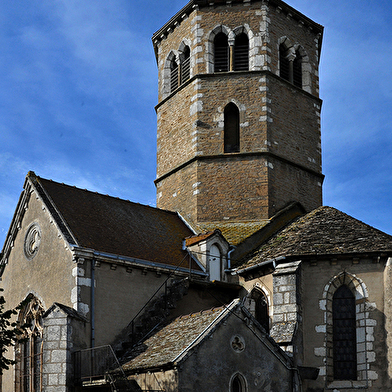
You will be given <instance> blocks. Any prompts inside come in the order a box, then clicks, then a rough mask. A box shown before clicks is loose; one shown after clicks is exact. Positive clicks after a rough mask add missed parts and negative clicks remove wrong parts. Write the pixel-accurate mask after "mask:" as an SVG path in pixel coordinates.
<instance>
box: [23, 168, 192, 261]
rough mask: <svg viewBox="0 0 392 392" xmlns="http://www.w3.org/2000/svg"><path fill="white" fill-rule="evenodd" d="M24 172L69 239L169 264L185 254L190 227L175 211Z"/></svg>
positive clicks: (127, 255)
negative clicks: (183, 243)
mask: <svg viewBox="0 0 392 392" xmlns="http://www.w3.org/2000/svg"><path fill="white" fill-rule="evenodd" d="M28 177H29V178H30V179H31V180H32V182H33V184H34V186H35V188H36V189H37V192H38V193H39V194H40V196H41V197H42V198H43V200H44V202H45V204H46V205H47V207H48V209H49V210H50V212H51V213H52V215H53V216H54V218H55V219H56V222H57V224H58V225H59V227H60V229H61V230H62V231H63V233H64V235H65V237H66V238H67V240H68V241H69V242H70V243H71V244H72V243H74V244H75V245H77V246H80V247H84V248H89V249H94V250H97V251H100V252H103V253H110V254H114V255H120V256H126V257H131V258H136V259H142V260H147V261H151V262H156V263H161V264H167V265H172V266H177V265H178V264H179V263H180V262H181V261H182V260H183V258H184V257H185V256H186V255H187V253H186V252H185V251H184V250H182V241H183V240H184V239H185V238H186V237H189V236H191V235H193V234H194V233H193V232H192V231H191V229H190V228H189V227H188V226H187V225H186V224H185V223H184V222H183V221H182V219H181V218H180V217H179V215H178V214H177V213H175V212H170V211H166V210H161V209H158V208H154V207H150V206H146V205H142V204H138V203H132V202H130V201H128V200H122V199H119V198H115V197H111V196H108V195H102V194H99V193H96V192H91V191H88V190H83V189H80V188H76V187H73V186H69V185H65V184H60V183H58V182H54V181H52V180H47V179H44V178H40V177H37V176H36V175H35V174H34V173H29V174H28ZM75 242H76V243H75ZM182 266H183V267H187V266H188V265H187V262H186V261H184V263H183V265H182Z"/></svg>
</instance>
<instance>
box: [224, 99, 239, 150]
mask: <svg viewBox="0 0 392 392" xmlns="http://www.w3.org/2000/svg"><path fill="white" fill-rule="evenodd" d="M239 151H240V111H239V110H238V108H237V106H236V105H235V104H234V103H232V102H230V103H229V104H227V105H226V107H225V111H224V152H239Z"/></svg>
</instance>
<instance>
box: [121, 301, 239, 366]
mask: <svg viewBox="0 0 392 392" xmlns="http://www.w3.org/2000/svg"><path fill="white" fill-rule="evenodd" d="M236 304H237V302H236V301H233V302H232V304H231V305H229V307H230V308H231V309H230V310H232V307H233V305H236ZM230 310H229V309H228V308H227V307H220V308H215V309H211V310H204V311H202V312H199V313H193V314H190V315H186V316H181V317H178V318H177V319H175V320H174V321H173V322H172V323H171V324H169V325H167V326H166V327H165V328H163V329H161V330H160V331H159V332H158V333H156V334H155V335H153V336H152V337H151V338H149V339H147V340H146V341H145V342H144V343H143V344H142V345H141V347H139V348H138V349H137V351H139V350H140V351H143V350H144V351H143V352H142V353H141V354H139V355H138V356H136V357H135V358H133V359H132V360H131V361H129V362H128V363H126V364H124V365H123V369H124V370H125V371H136V370H141V369H151V368H159V367H163V366H164V365H169V364H174V363H175V362H177V361H178V360H179V358H180V357H182V354H184V353H186V352H187V351H188V350H189V349H190V348H192V347H193V346H194V343H195V342H196V340H197V338H200V337H203V335H204V333H205V332H206V329H208V327H212V326H213V325H214V324H216V323H217V320H218V319H219V320H221V319H222V316H224V315H225V314H228V313H229V312H230ZM140 351H139V352H140Z"/></svg>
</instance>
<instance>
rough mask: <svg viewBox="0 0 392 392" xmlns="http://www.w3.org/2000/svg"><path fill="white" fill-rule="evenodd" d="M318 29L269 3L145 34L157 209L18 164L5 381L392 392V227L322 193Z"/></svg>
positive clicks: (223, 8)
mask: <svg viewBox="0 0 392 392" xmlns="http://www.w3.org/2000/svg"><path fill="white" fill-rule="evenodd" d="M322 39H323V27H322V26H321V25H320V24H318V23H316V22H314V21H312V20H311V19H309V18H308V17H306V16H305V15H303V14H302V13H300V12H299V11H297V10H296V9H294V8H293V7H291V6H290V5H289V4H287V3H285V2H283V1H281V0H208V1H207V0H190V1H189V2H188V3H187V4H186V5H185V6H184V7H183V8H182V9H181V10H180V11H178V12H177V13H176V14H175V15H174V16H173V17H172V18H171V19H170V20H169V21H168V22H167V23H166V24H165V25H164V26H162V28H160V29H159V30H158V31H157V32H156V33H155V34H154V35H153V37H152V43H153V46H154V50H155V56H156V61H157V66H158V104H157V105H156V108H155V109H156V113H157V176H156V180H155V185H156V192H157V194H156V207H151V206H146V205H142V204H138V203H133V202H131V201H129V200H122V199H119V198H115V197H111V196H108V195H103V194H99V193H96V192H91V191H88V190H85V189H79V188H76V187H74V186H71V185H67V184H63V183H58V182H55V181H52V180H50V179H46V178H42V177H40V176H39V175H37V174H36V173H34V172H32V171H31V172H29V173H28V174H27V176H26V180H25V183H24V186H23V191H22V193H21V196H20V199H19V201H18V204H17V207H16V210H15V213H14V216H13V219H12V222H11V224H10V228H9V231H8V234H7V237H6V240H5V243H4V246H3V248H2V251H1V254H0V274H1V281H2V287H3V288H4V296H5V298H6V301H7V305H8V306H9V307H16V306H17V305H18V304H19V303H20V302H21V301H23V300H27V301H26V305H25V306H24V308H22V309H21V310H20V312H19V315H18V320H19V321H20V322H27V323H28V328H27V329H26V330H25V332H24V339H22V340H20V342H19V343H18V344H17V345H16V346H15V347H13V348H11V349H9V351H8V355H9V356H10V358H12V359H14V360H15V362H16V364H15V365H14V366H13V367H12V368H10V369H9V370H8V371H5V372H4V374H3V375H2V377H1V388H0V390H1V391H4V392H12V391H13V392H41V391H42V392H85V391H86V392H88V391H91V392H95V391H99V392H107V391H112V392H113V391H116V392H122V391H144V392H148V391H149V392H158V391H160V392H163V391H165V392H177V391H178V392H191V391H213V392H257V391H264V392H278V391H279V392H324V391H325V392H326V391H334V392H339V391H340V392H341V391H344V392H353V391H357V390H358V389H360V390H366V391H372V392H373V391H374V392H385V391H389V390H392V337H391V336H392V236H390V235H388V234H386V233H383V232H381V231H379V230H377V229H375V228H373V227H371V226H369V225H367V224H365V223H363V222H360V221H358V220H356V219H355V218H353V217H351V216H349V215H347V214H345V213H343V212H341V211H339V210H337V209H335V208H333V207H328V206H323V203H322V184H323V179H324V175H323V173H322V162H321V124H320V118H321V115H320V113H321V106H322V101H321V99H320V97H319V72H318V67H319V59H320V54H321V47H322Z"/></svg>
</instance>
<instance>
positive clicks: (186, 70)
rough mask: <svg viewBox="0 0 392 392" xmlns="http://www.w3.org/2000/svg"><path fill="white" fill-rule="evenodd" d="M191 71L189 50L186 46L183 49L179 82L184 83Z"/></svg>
mask: <svg viewBox="0 0 392 392" xmlns="http://www.w3.org/2000/svg"><path fill="white" fill-rule="evenodd" d="M190 72H191V58H190V50H189V47H188V46H187V47H186V48H185V50H184V60H183V61H182V63H181V84H182V83H185V82H186V81H187V80H188V79H189V77H190V74H191V73H190Z"/></svg>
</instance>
